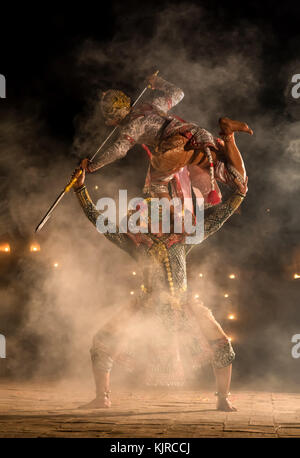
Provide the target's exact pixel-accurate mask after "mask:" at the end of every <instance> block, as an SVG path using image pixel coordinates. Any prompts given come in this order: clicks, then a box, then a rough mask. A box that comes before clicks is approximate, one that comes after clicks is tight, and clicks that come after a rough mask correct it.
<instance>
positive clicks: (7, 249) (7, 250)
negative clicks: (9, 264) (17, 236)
mask: <svg viewBox="0 0 300 458" xmlns="http://www.w3.org/2000/svg"><path fill="white" fill-rule="evenodd" d="M0 251H2V252H3V253H10V244H9V243H3V244H2V245H0Z"/></svg>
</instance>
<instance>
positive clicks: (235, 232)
mask: <svg viewBox="0 0 300 458" xmlns="http://www.w3.org/2000/svg"><path fill="white" fill-rule="evenodd" d="M176 5H177V3H176V2H165V1H160V2H152V3H150V2H137V1H135V2H131V1H124V2H116V1H115V2H114V1H112V2H106V3H101V4H100V3H99V4H92V3H90V4H88V3H87V2H85V3H84V4H81V3H80V4H79V5H72V6H63V5H62V4H60V5H59V6H57V5H55V4H53V3H51V4H48V5H47V4H44V3H43V4H40V5H39V6H37V7H34V8H32V9H30V8H29V7H28V4H24V5H19V4H17V3H15V4H13V5H12V6H11V7H10V8H9V9H7V10H5V7H3V6H2V7H1V19H0V21H1V29H0V37H1V39H0V49H1V53H0V73H1V74H3V75H5V77H6V82H7V98H6V99H1V100H0V123H1V124H2V126H6V123H8V124H9V125H10V124H14V126H17V131H18V130H19V129H20V130H22V129H27V125H26V119H31V120H32V119H33V120H34V121H36V128H35V137H34V138H35V140H32V141H30V142H27V143H26V145H24V144H22V135H20V136H18V135H17V136H16V139H15V141H16V144H17V145H18V147H19V148H22V147H24V148H26V158H27V159H26V161H28V160H29V162H30V159H28V158H30V153H28V151H29V152H30V151H31V150H32V152H33V153H32V163H30V167H35V170H39V171H40V172H39V173H40V174H41V177H42V178H43V180H44V181H42V182H39V183H43V185H42V187H41V188H40V187H39V186H36V187H35V184H32V187H30V186H29V188H28V187H25V188H24V189H23V188H22V189H23V190H20V191H21V192H20V194H19V199H20V201H26V200H28V199H31V195H32V193H40V194H41V198H40V200H39V202H43V204H42V207H41V208H40V209H37V211H36V212H35V214H34V218H33V221H32V230H33V228H34V227H35V224H36V223H37V222H38V221H39V219H40V218H41V216H42V215H43V213H44V211H45V210H46V209H47V206H48V204H50V203H51V201H52V200H53V199H54V198H55V197H56V194H57V193H58V192H59V191H60V187H62V185H63V184H64V183H63V182H62V181H61V180H60V181H59V182H58V184H57V185H56V186H54V187H53V189H52V194H50V195H49V192H48V193H47V196H44V200H43V197H42V194H43V192H44V188H46V187H47V174H48V171H50V170H51V168H52V167H53V168H56V167H59V166H57V164H61V163H62V162H63V163H64V164H68V168H67V169H65V168H64V169H63V170H62V172H61V175H62V177H66V179H67V178H68V175H65V170H69V174H71V172H72V170H73V169H74V167H75V166H76V164H77V162H78V156H81V157H84V154H83V153H82V152H81V151H80V148H79V147H78V143H76V142H74V143H73V141H74V138H75V137H76V135H77V134H76V133H77V130H78V125H79V124H80V122H81V119H82V116H83V114H84V116H88V111H89V108H88V107H89V105H88V103H87V101H90V100H92V99H93V98H95V97H96V94H97V93H98V91H99V90H100V89H101V90H106V89H108V88H110V87H115V88H119V89H123V90H125V91H127V92H128V93H129V94H130V95H131V96H132V97H133V98H134V97H136V95H137V94H138V93H139V90H140V89H141V88H143V87H144V86H143V85H144V82H143V76H147V75H148V74H150V73H152V72H153V71H154V70H156V66H157V62H155V61H151V59H146V56H145V61H147V62H146V63H145V65H144V68H143V71H139V69H138V68H134V67H135V66H134V63H135V60H134V57H132V61H131V62H132V65H131V67H129V66H128V65H127V66H126V68H125V70H124V69H123V68H121V67H122V64H121V67H120V68H119V67H118V66H120V63H122V55H124V56H126V52H124V49H123V48H122V46H121V45H120V46H119V47H118V45H114V43H116V42H117V43H123V46H125V47H126V46H127V47H128V48H130V49H131V50H132V49H134V46H136V49H137V54H139V60H138V61H137V62H140V61H141V57H140V53H139V51H138V50H139V49H147V42H148V41H151V39H152V37H153V36H154V35H155V34H156V27H157V17H158V15H159V14H160V13H161V11H165V12H166V13H165V21H166V24H168V21H169V19H168V8H169V7H170V8H171V9H172V15H173V16H174V12H175V14H176V8H177V6H176ZM178 5H180V14H179V15H178V21H177V23H176V33H177V32H178V30H180V34H181V40H182V42H183V43H184V44H185V51H186V54H187V56H188V59H189V61H190V62H195V61H201V59H203V60H204V59H205V60H206V61H207V60H209V61H211V63H212V68H213V66H214V65H216V64H217V63H218V62H219V61H220V60H222V59H223V58H224V60H225V58H226V56H227V55H229V54H230V52H231V50H232V49H237V51H241V53H242V54H244V55H249V56H251V58H253V62H259V69H257V72H256V68H252V71H253V74H254V75H255V74H256V75H257V90H256V101H255V105H253V104H252V101H251V100H250V98H249V104H248V101H247V97H246V98H244V99H240V100H238V99H237V100H236V105H235V87H234V86H232V87H231V89H230V92H231V98H230V97H229V98H228V104H227V106H226V104H225V107H226V108H227V111H228V115H229V116H230V117H237V118H241V116H242V117H243V120H246V121H247V122H248V120H249V125H250V126H251V127H253V129H254V131H255V132H256V131H257V132H259V135H258V136H257V140H255V139H254V146H252V147H248V143H247V141H248V139H246V140H245V139H242V140H241V141H242V142H243V143H242V145H243V147H244V148H245V149H246V150H247V153H246V154H247V156H246V166H247V172H248V175H249V193H248V196H247V199H246V201H245V203H244V204H243V208H242V213H241V215H235V216H234V217H233V218H232V220H231V221H230V222H229V223H228V225H226V227H224V228H223V229H222V230H221V231H220V233H218V234H217V235H216V236H214V237H215V238H214V240H213V239H211V240H209V241H208V242H207V243H206V244H205V245H204V246H203V248H201V250H202V251H201V260H202V261H203V264H205V265H207V264H208V263H209V258H210V256H211V253H212V252H213V253H214V250H215V246H216V245H215V243H217V244H218V247H219V248H220V250H219V253H220V256H219V258H218V263H217V264H215V263H214V268H213V269H212V271H211V272H210V273H209V274H210V278H211V282H212V283H215V285H217V287H218V294H219V292H220V291H221V292H223V291H227V290H229V289H230V288H231V290H230V293H231V297H233V298H234V301H235V302H238V306H236V305H235V307H236V310H237V315H238V320H237V321H236V322H234V323H227V322H226V316H225V317H224V314H223V311H224V306H223V305H222V306H220V307H219V304H218V302H219V301H221V299H220V294H219V296H218V294H217V293H216V294H215V295H212V294H210V298H209V300H208V305H209V306H210V307H212V308H213V310H214V313H215V314H216V316H217V317H218V318H219V319H220V320H221V322H222V323H223V324H224V327H225V329H226V330H227V331H228V332H229V333H231V334H232V335H234V336H235V338H234V339H233V340H235V341H236V342H235V348H236V350H237V355H238V356H237V361H236V367H237V369H238V370H237V374H238V375H237V377H236V381H241V382H242V383H248V384H251V383H253V384H254V385H255V384H257V383H260V382H261V381H262V380H267V381H268V382H270V383H271V382H272V384H273V385H274V387H275V388H280V389H285V388H288V389H296V387H297V383H298V378H299V375H300V360H297V359H293V358H292V357H291V348H292V344H291V337H292V335H294V334H297V333H300V311H299V307H300V304H299V291H300V283H299V282H300V280H298V281H297V280H294V279H293V274H294V273H296V272H297V271H300V256H299V253H298V255H297V250H298V248H300V243H299V222H300V221H299V216H298V208H299V190H300V189H299V185H298V187H297V174H298V170H299V158H298V157H295V158H294V157H292V154H290V155H286V154H284V151H283V149H284V148H287V146H288V142H289V135H292V134H289V133H288V132H291V131H290V130H288V128H287V126H289V125H290V124H293V125H294V124H295V125H296V123H297V121H298V120H299V116H300V99H298V100H294V99H292V98H291V96H290V91H289V87H290V86H289V85H290V80H291V77H292V75H293V74H294V73H300V60H299V49H300V33H299V24H300V4H299V3H297V2H289V1H285V2H279V3H275V2H271V1H265V2H262V1H261V2H259V1H253V2H247V1H244V2H232V1H227V2H217V1H207V2H206V1H201V2H178ZM191 5H194V6H193V7H196V8H198V7H199V8H201V9H202V10H203V11H204V16H203V18H204V19H203V22H202V23H201V26H199V24H198V22H197V21H198V18H197V16H193V15H191V16H188V15H187V14H184V10H185V9H186V11H189V8H190V7H191ZM178 8H179V6H178ZM160 20H161V21H163V20H164V19H163V17H162V16H161V17H160ZM169 27H170V28H169ZM249 31H250V32H249ZM173 33H174V31H173V30H172V27H171V26H169V25H167V26H166V30H165V34H166V35H165V39H166V40H167V41H168V40H170V41H172V40H173V39H174V41H175V42H176V40H177V36H176V33H175V34H174V35H173ZM198 34H199V35H200V38H198V39H197V40H195V36H196V35H197V36H198ZM201 34H203V36H205V43H204V42H203V45H202V42H201ZM116 37H117V38H116ZM83 43H92V45H91V47H92V48H93V46H94V47H95V46H96V47H99V48H100V49H101V48H103V49H105V48H107V47H110V48H111V49H113V50H114V52H119V53H120V54H119V56H118V59H117V58H116V59H112V60H109V59H106V60H105V59H104V60H103V61H102V62H101V63H100V64H99V66H98V67H97V66H95V65H93V64H89V63H87V64H85V67H84V71H83V70H82V67H81V66H80V65H79V64H78V55H82V46H83ZM112 43H113V45H112ZM124 43H125V45H124ZM111 46H112V47H111ZM124 58H125V57H124ZM174 59H176V53H175V52H174ZM239 63H240V62H239ZM159 64H160V66H159V69H160V72H161V75H162V76H165V75H166V76H167V77H169V79H170V80H171V79H172V78H173V79H172V81H174V82H178V84H180V85H181V86H183V87H184V81H185V80H184V78H183V76H182V75H183V74H184V73H182V75H181V77H180V81H177V79H176V75H174V76H172V75H170V74H168V68H167V65H166V67H165V68H164V67H163V65H162V63H161V62H159ZM137 65H138V63H137ZM178 65H180V62H178ZM297 65H298V66H297ZM124 66H125V64H124ZM119 70H120V71H119ZM144 70H145V71H144ZM212 71H213V70H212ZM234 71H235V69H234V67H233V68H232V72H234ZM186 78H187V79H188V78H189V70H188V69H187V73H186ZM185 92H186V99H187V103H190V102H191V100H190V99H189V93H188V89H185ZM249 94H250V97H251V91H250V88H249ZM190 97H191V96H190ZM204 97H205V94H204ZM205 106H208V107H209V100H208V101H206V105H205ZM241 106H242V107H243V113H242V114H241V111H242V110H241ZM180 110H181V108H180V107H179V108H178V111H177V112H178V113H180ZM186 110H187V108H186ZM187 111H188V110H187ZM229 113H230V114H229ZM231 113H232V115H231ZM220 114H222V113H210V114H209V116H210V118H209V122H210V123H211V125H209V126H208V127H209V128H211V126H213V125H214V124H213V122H215V121H216V119H218V117H219V115H220ZM185 116H187V115H186V114H185ZM244 118H245V119H244ZM206 119H207V117H206ZM199 122H200V121H199ZM204 127H206V126H204ZM105 132H106V131H105ZM298 132H299V131H298ZM295 135H296V136H295V140H297V134H295ZM299 135H300V133H299V134H298V136H299ZM12 137H13V134H12V132H11V131H10V129H9V130H8V131H7V130H5V129H1V131H0V145H1V156H2V158H1V157H0V178H1V183H0V190H1V206H0V209H1V213H0V217H1V230H0V237H1V242H4V241H5V240H6V238H8V239H9V241H10V243H11V245H12V246H15V249H14V250H12V252H11V254H10V257H9V259H8V257H7V256H6V255H2V256H1V259H0V263H1V280H0V282H1V292H0V294H1V296H0V308H1V307H2V306H3V307H2V312H1V311H0V320H1V321H0V333H3V334H4V335H6V336H8V339H9V336H11V335H13V336H14V338H13V342H14V344H13V345H15V341H18V344H17V345H16V348H18V349H20V348H21V351H22V353H23V352H25V354H26V357H25V358H23V356H22V358H21V359H22V363H21V362H20V357H18V355H17V351H15V353H14V350H12V352H13V357H11V356H10V355H11V354H9V352H8V358H7V360H6V361H4V360H0V368H1V365H2V368H1V370H0V374H1V375H2V376H10V377H24V378H26V377H27V376H34V375H35V371H36V367H37V365H40V361H41V360H42V359H43V358H44V357H45V355H44V354H43V353H42V352H41V351H40V350H39V348H40V346H41V342H44V341H43V338H44V336H42V335H41V334H39V333H35V332H33V330H32V329H33V328H32V327H30V328H28V327H24V323H26V322H27V317H28V313H29V312H28V311H29V309H30V303H31V292H30V291H31V287H32V284H33V283H34V284H41V283H43V282H44V275H45V271H44V270H41V269H40V264H39V261H37V260H36V259H33V257H29V255H28V253H27V251H28V250H27V251H26V249H27V248H26V247H27V245H28V243H29V242H30V240H31V238H32V237H33V232H30V229H28V228H27V227H26V228H25V229H24V230H21V229H20V224H15V221H16V214H15V212H16V211H18V209H17V208H15V207H14V208H12V204H11V202H12V201H11V194H10V193H9V189H10V188H12V187H14V188H18V183H19V180H20V176H22V168H23V167H24V162H22V159H19V160H18V161H14V159H13V158H14V156H10V157H8V155H9V153H8V149H7V147H6V145H7V144H9V145H10V147H11V145H12V143H13V138H12ZM49 138H51V146H50V147H49V145H48V144H47V141H48V140H47V139H49ZM298 138H299V137H298ZM261 139H263V141H260V140H261ZM98 143H99V142H97V139H95V141H94V143H92V147H91V149H90V152H91V153H92V152H93V151H94V150H95V149H97V146H98ZM249 144H250V140H249ZM73 145H74V148H73ZM252 145H253V144H252ZM249 148H250V149H249ZM251 148H252V149H251ZM18 157H19V156H18ZM7 164H9V166H8V165H7ZM27 165H28V163H26V167H27ZM120 167H122V168H123V170H125V171H127V172H128V173H130V170H132V169H133V168H134V167H135V168H136V169H138V170H141V171H142V173H139V174H136V176H135V175H133V176H134V179H135V180H136V181H135V183H134V184H135V186H136V187H137V188H141V186H142V185H143V178H144V172H145V170H146V159H145V157H144V155H142V154H141V151H140V150H139V148H134V150H133V151H131V152H130V154H128V156H127V157H126V158H125V159H124V160H123V161H122V165H120V163H118V164H113V165H111V166H109V167H108V168H107V170H108V172H105V175H106V173H108V175H109V176H111V179H112V181H114V179H115V177H116V176H117V175H118V170H119V169H120ZM8 170H9V173H8ZM291 170H292V173H293V181H292V183H291V182H290V178H289V174H290V173H291ZM280 173H281V174H282V175H281V176H280ZM58 175H59V173H58V174H57V176H58ZM102 175H103V172H101V174H99V177H100V183H101V176H102ZM57 176H56V178H57ZM63 179H64V178H63ZM284 180H286V184H285V181H284ZM279 181H280V186H279V185H278V186H277V184H278V182H279ZM51 183H53V180H52V182H51ZM27 184H28V183H27ZM56 191H57V192H56ZM64 205H65V206H67V203H66V202H64ZM75 208H76V207H75ZM77 210H78V208H77ZM74 212H76V210H74ZM12 213H14V217H12ZM77 214H79V211H78V213H77ZM77 214H76V215H77ZM73 216H74V215H73ZM76 217H77V216H76ZM61 218H62V216H61ZM78 218H79V216H78ZM82 219H83V218H82ZM82 224H83V225H84V222H83V223H82ZM63 228H64V229H66V228H67V222H63ZM60 230H62V229H61V228H60ZM90 234H91V232H88V234H87V236H89V235H90ZM51 237H55V223H54V222H52V223H51V228H50V229H49V230H48V232H47V231H45V233H43V234H42V235H41V241H40V243H41V245H42V243H43V242H45V243H48V244H49V239H51ZM215 240H216V241H217V242H215ZM239 244H242V248H241V247H240V245H239ZM82 249H84V241H83V242H82V245H81V246H79V247H78V246H77V247H73V250H74V256H75V258H76V259H77V262H78V263H80V262H81V259H82V251H81V250H82ZM0 254H2V253H0ZM5 256H6V257H5ZM196 265H197V273H198V272H200V271H201V264H200V266H199V253H198V256H197V254H193V255H192V257H191V265H190V273H189V274H190V276H191V278H194V277H195V269H196V268H195V266H196ZM198 266H199V267H198ZM25 270H26V274H24V271H25ZM232 271H234V272H238V282H236V283H235V285H234V287H233V286H232V284H231V283H232V282H231V283H230V280H229V281H228V278H227V277H228V274H229V273H230V272H232ZM108 274H112V272H111V271H109V273H108ZM193 276H194V277H193ZM29 283H30V285H31V286H30V288H29V286H28V284H29ZM76 287H78V286H74V288H76ZM199 288H200V286H199ZM8 290H9V291H10V292H12V294H13V295H14V301H13V306H12V307H11V308H10V309H8V307H4V303H5V300H6V298H7V295H6V293H7V291H8ZM201 293H203V295H204V296H205V286H204V287H201ZM41 294H42V295H44V294H46V293H45V291H43V292H42V293H41ZM221 296H222V294H221ZM204 300H205V299H204ZM42 301H43V299H41V302H42ZM222 301H223V299H222ZM52 319H53V322H54V323H55V322H56V321H55V320H57V322H60V324H61V323H63V322H64V321H63V320H64V319H65V317H64V316H63V314H62V315H60V316H59V317H58V318H53V317H52ZM71 340H72V334H71V333H70V334H68V333H67V332H64V331H63V327H61V328H60V327H59V326H58V327H57V335H56V336H55V341H56V342H57V341H58V342H59V345H60V347H61V348H64V347H65V346H66V347H67V346H68V345H69V343H70V341H71ZM49 342H50V341H49V340H47V342H46V343H47V345H50V346H51V345H52V346H53V345H54V343H52V344H51V342H50V343H49ZM8 351H9V347H8ZM47 357H48V358H50V363H51V364H50V363H49V364H50V365H51V368H52V369H51V371H50V370H49V371H48V372H47V370H46V369H45V368H44V369H43V370H42V371H41V374H42V375H45V376H51V377H54V378H55V376H56V375H57V376H60V374H63V369H64V367H65V365H66V364H67V360H68V357H67V352H66V354H64V352H63V351H62V352H61V354H60V355H59V357H57V356H54V353H53V355H52V356H49V355H48V356H47ZM11 359H15V362H13V363H11ZM24 361H25V362H24Z"/></svg>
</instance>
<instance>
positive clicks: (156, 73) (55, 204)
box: [35, 70, 158, 232]
mask: <svg viewBox="0 0 300 458" xmlns="http://www.w3.org/2000/svg"><path fill="white" fill-rule="evenodd" d="M154 75H155V76H157V75H158V70H157V71H156V72H155V73H154ZM151 88H152V86H151V84H150V85H148V86H146V87H145V88H144V89H143V90H142V92H141V93H140V95H139V96H138V98H137V99H136V101H135V102H134V103H133V104H132V107H131V108H133V107H134V106H135V105H136V104H137V103H138V101H139V100H140V98H141V97H142V96H143V95H144V93H145V92H146V91H147V89H151ZM118 127H119V126H116V127H114V129H113V130H112V131H111V132H110V134H109V135H108V136H107V137H106V139H105V140H104V142H103V143H101V145H100V146H99V148H98V149H97V151H96V152H95V153H94V154H93V156H92V157H91V158H90V162H92V161H93V160H94V159H95V157H96V156H97V154H98V153H99V152H100V151H101V149H102V148H103V146H104V145H105V144H106V143H107V142H108V140H109V139H110V138H111V137H112V135H113V134H114V133H115V131H116V130H117V129H118ZM81 174H82V169H80V170H79V171H78V173H77V175H76V177H74V178H72V180H71V181H70V182H69V183H68V184H67V185H66V186H65V188H64V190H63V191H62V192H61V193H60V194H59V196H58V197H57V199H56V200H55V201H54V203H53V204H52V205H51V207H50V208H49V210H48V211H47V213H46V214H45V216H44V217H43V219H42V220H41V222H40V223H39V224H38V225H37V227H36V229H35V232H39V231H40V230H41V229H42V227H43V226H44V225H45V224H46V222H47V221H48V219H49V218H50V216H51V214H52V213H53V211H54V209H55V208H56V207H57V205H58V204H59V202H60V201H61V199H62V198H63V197H64V195H65V194H67V193H68V192H69V191H70V189H72V188H73V186H74V184H75V183H76V181H77V180H78V178H79V177H80V175H81Z"/></svg>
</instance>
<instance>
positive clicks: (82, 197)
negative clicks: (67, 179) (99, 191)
mask: <svg viewBox="0 0 300 458" xmlns="http://www.w3.org/2000/svg"><path fill="white" fill-rule="evenodd" d="M78 170H79V169H77V170H75V172H74V173H73V175H72V178H74V176H76V175H77V173H78ZM84 181H85V170H83V173H82V175H80V176H79V178H78V180H77V182H76V184H75V185H74V191H75V194H76V196H77V198H78V201H79V203H80V206H81V208H82V210H83V211H84V213H85V215H86V217H87V218H88V219H89V220H90V221H91V222H92V223H93V225H94V226H96V227H99V223H102V225H103V226H105V227H108V226H110V225H112V224H113V223H110V222H109V221H108V222H107V221H106V220H107V218H106V217H104V216H103V215H102V213H101V211H99V210H97V208H96V206H95V204H94V202H93V201H92V199H91V197H90V195H89V193H88V190H87V188H86V186H85V184H84ZM103 235H104V236H105V237H106V238H107V239H108V240H109V241H110V242H113V243H114V244H115V245H117V246H118V247H119V248H122V249H123V250H125V251H127V252H128V253H129V254H130V255H131V256H134V248H135V246H134V243H133V242H132V240H131V239H130V238H129V237H128V236H127V234H126V233H125V234H122V233H120V232H119V230H118V227H117V226H116V228H115V232H113V233H110V232H106V233H104V234H103Z"/></svg>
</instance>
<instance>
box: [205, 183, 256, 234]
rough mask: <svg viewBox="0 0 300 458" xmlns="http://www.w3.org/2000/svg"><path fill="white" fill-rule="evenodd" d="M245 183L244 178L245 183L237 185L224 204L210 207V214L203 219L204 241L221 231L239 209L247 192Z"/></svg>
mask: <svg viewBox="0 0 300 458" xmlns="http://www.w3.org/2000/svg"><path fill="white" fill-rule="evenodd" d="M247 182H248V178H247V177H246V180H245V183H244V184H241V183H239V187H238V188H237V189H236V190H235V191H234V193H233V194H232V195H231V196H230V197H229V198H228V199H227V200H226V201H225V202H222V203H220V204H219V205H216V206H214V207H212V209H211V210H210V214H209V215H208V216H207V217H205V218H204V240H205V239H207V238H208V237H210V236H211V235H213V234H214V233H215V232H217V231H218V230H219V229H221V227H222V226H223V224H224V223H225V222H226V221H227V220H228V219H229V218H230V216H231V215H233V213H234V212H235V211H236V210H237V209H238V208H239V206H240V205H241V203H242V202H243V200H244V198H245V196H246V193H247V191H248V187H247Z"/></svg>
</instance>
